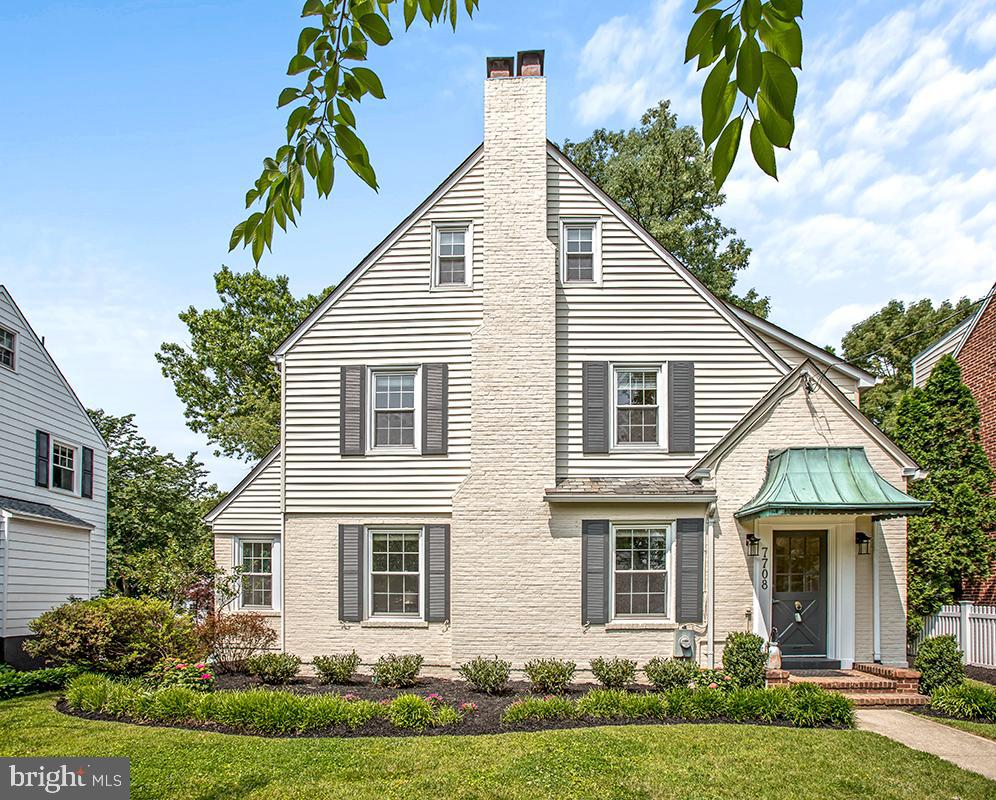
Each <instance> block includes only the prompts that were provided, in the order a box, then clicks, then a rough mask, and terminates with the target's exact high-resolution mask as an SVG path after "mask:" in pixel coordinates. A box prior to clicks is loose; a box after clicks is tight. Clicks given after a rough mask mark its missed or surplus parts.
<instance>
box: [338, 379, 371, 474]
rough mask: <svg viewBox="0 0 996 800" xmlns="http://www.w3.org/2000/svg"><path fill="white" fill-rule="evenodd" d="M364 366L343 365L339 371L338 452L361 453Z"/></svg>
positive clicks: (347, 454) (364, 381)
mask: <svg viewBox="0 0 996 800" xmlns="http://www.w3.org/2000/svg"><path fill="white" fill-rule="evenodd" d="M366 374H367V369H366V367H357V366H352V367H343V368H342V369H341V370H340V372H339V452H340V453H341V454H342V455H344V456H358V455H363V453H364V451H365V447H366V444H365V441H364V438H365V437H364V435H363V433H364V427H365V423H364V413H363V411H364V402H365V395H366V392H365V391H364V386H365V384H366Z"/></svg>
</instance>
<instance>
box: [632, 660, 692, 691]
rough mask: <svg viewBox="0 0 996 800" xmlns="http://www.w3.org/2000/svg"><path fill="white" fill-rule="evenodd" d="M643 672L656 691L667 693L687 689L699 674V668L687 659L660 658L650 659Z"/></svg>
mask: <svg viewBox="0 0 996 800" xmlns="http://www.w3.org/2000/svg"><path fill="white" fill-rule="evenodd" d="M643 672H644V674H645V675H646V676H647V680H648V681H650V682H651V683H652V684H653V685H654V688H655V689H657V690H658V691H660V692H666V691H668V690H669V689H679V688H683V687H687V686H688V685H689V684H690V683H691V682H692V679H693V678H694V677H695V676H696V675H697V674H698V672H699V666H698V664H696V663H695V662H694V661H692V660H691V659H687V658H661V657H660V656H658V657H656V658H652V659H650V661H648V662H647V663H646V664H645V665H644V667H643Z"/></svg>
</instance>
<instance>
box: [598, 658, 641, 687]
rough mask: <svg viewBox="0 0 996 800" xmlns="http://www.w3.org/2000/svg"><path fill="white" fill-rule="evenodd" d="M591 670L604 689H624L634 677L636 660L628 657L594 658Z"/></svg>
mask: <svg viewBox="0 0 996 800" xmlns="http://www.w3.org/2000/svg"><path fill="white" fill-rule="evenodd" d="M591 672H592V674H593V675H594V676H595V678H596V679H597V680H598V682H599V683H600V684H602V686H604V687H605V688H606V689H625V688H626V687H627V686H629V685H630V684H631V683H632V682H633V681H634V680H635V679H636V662H635V661H631V660H630V659H628V658H596V659H593V660H592V662H591Z"/></svg>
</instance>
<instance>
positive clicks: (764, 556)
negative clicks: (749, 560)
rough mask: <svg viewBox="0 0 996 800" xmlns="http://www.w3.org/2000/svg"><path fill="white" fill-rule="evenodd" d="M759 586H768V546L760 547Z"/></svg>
mask: <svg viewBox="0 0 996 800" xmlns="http://www.w3.org/2000/svg"><path fill="white" fill-rule="evenodd" d="M761 588H762V589H767V588H768V548H767V547H762V548H761Z"/></svg>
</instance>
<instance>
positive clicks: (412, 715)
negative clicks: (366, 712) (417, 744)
mask: <svg viewBox="0 0 996 800" xmlns="http://www.w3.org/2000/svg"><path fill="white" fill-rule="evenodd" d="M434 717H435V714H434V713H433V708H432V703H430V702H429V701H428V700H426V699H425V698H424V697H419V696H418V695H417V694H399V695H398V696H397V697H395V698H394V699H393V700H392V701H391V705H390V706H389V708H388V712H387V718H388V719H389V720H391V724H392V725H394V726H395V727H396V728H407V729H408V730H413V731H424V730H425V729H426V728H428V727H429V726H430V725H431V724H432V721H433V719H434Z"/></svg>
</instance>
